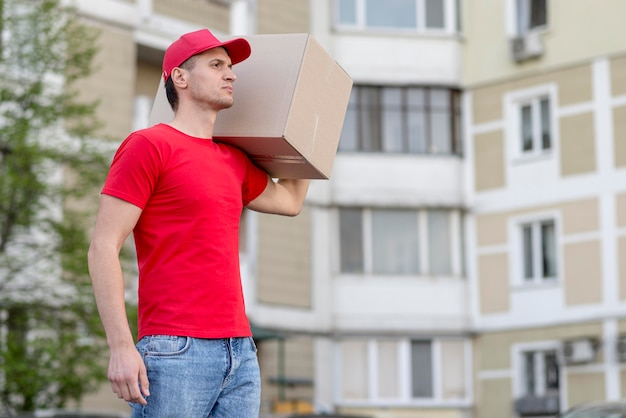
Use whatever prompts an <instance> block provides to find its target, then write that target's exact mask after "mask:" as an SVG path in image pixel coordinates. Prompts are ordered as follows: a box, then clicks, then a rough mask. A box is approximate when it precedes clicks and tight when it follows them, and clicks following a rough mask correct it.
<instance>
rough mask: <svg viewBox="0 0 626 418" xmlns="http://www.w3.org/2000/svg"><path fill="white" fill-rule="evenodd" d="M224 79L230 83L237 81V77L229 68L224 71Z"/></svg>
mask: <svg viewBox="0 0 626 418" xmlns="http://www.w3.org/2000/svg"><path fill="white" fill-rule="evenodd" d="M226 79H227V80H231V81H235V80H237V76H236V75H235V73H234V72H233V70H232V69H230V68H229V69H228V70H227V71H226Z"/></svg>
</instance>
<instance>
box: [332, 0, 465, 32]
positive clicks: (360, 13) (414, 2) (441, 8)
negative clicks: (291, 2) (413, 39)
mask: <svg viewBox="0 0 626 418" xmlns="http://www.w3.org/2000/svg"><path fill="white" fill-rule="evenodd" d="M457 8H458V4H457V2H456V1H453V0H335V16H336V24H337V26H338V27H340V28H349V29H357V30H367V29H387V30H388V29H396V30H398V29H399V30H411V31H419V32H442V31H447V32H451V33H454V32H455V31H456V30H457V21H456V19H455V15H456V12H455V10H456V9H457ZM450 12H451V13H450Z"/></svg>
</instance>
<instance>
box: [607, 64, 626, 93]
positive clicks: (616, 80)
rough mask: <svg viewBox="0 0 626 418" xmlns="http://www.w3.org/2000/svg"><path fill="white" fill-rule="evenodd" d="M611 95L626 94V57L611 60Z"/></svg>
mask: <svg viewBox="0 0 626 418" xmlns="http://www.w3.org/2000/svg"><path fill="white" fill-rule="evenodd" d="M611 93H612V94H613V96H621V95H624V94H626V56H625V55H622V56H620V57H614V58H613V59H612V60H611Z"/></svg>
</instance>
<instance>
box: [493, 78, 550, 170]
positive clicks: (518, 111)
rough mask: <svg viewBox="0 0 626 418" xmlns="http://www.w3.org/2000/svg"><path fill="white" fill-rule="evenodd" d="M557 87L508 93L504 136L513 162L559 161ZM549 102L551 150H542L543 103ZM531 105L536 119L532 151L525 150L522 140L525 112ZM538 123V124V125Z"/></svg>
mask: <svg viewBox="0 0 626 418" xmlns="http://www.w3.org/2000/svg"><path fill="white" fill-rule="evenodd" d="M557 97H558V94H557V86H556V84H545V85H539V86H534V87H531V88H528V89H524V90H518V91H513V92H510V93H507V94H505V96H504V98H503V101H504V108H505V115H504V117H505V133H506V138H507V141H506V143H507V150H508V151H507V153H508V155H509V159H510V160H511V161H512V162H513V163H517V162H530V161H535V160H538V159H545V158H556V157H557V156H558V146H559V130H558V102H557ZM546 99H547V100H548V106H549V107H548V112H549V118H550V120H549V122H548V125H549V131H550V147H549V148H547V149H544V148H543V144H542V142H543V137H542V121H541V101H542V100H546ZM529 105H530V106H531V115H532V117H533V126H532V143H533V147H532V149H530V150H524V149H523V143H524V140H523V137H522V125H523V121H522V109H523V108H524V107H526V106H529ZM535 121H536V122H535Z"/></svg>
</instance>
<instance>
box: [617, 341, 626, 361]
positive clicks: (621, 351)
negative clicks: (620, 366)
mask: <svg viewBox="0 0 626 418" xmlns="http://www.w3.org/2000/svg"><path fill="white" fill-rule="evenodd" d="M616 350H617V359H618V360H619V361H621V362H626V335H620V336H619V338H618V339H617V348H616Z"/></svg>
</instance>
